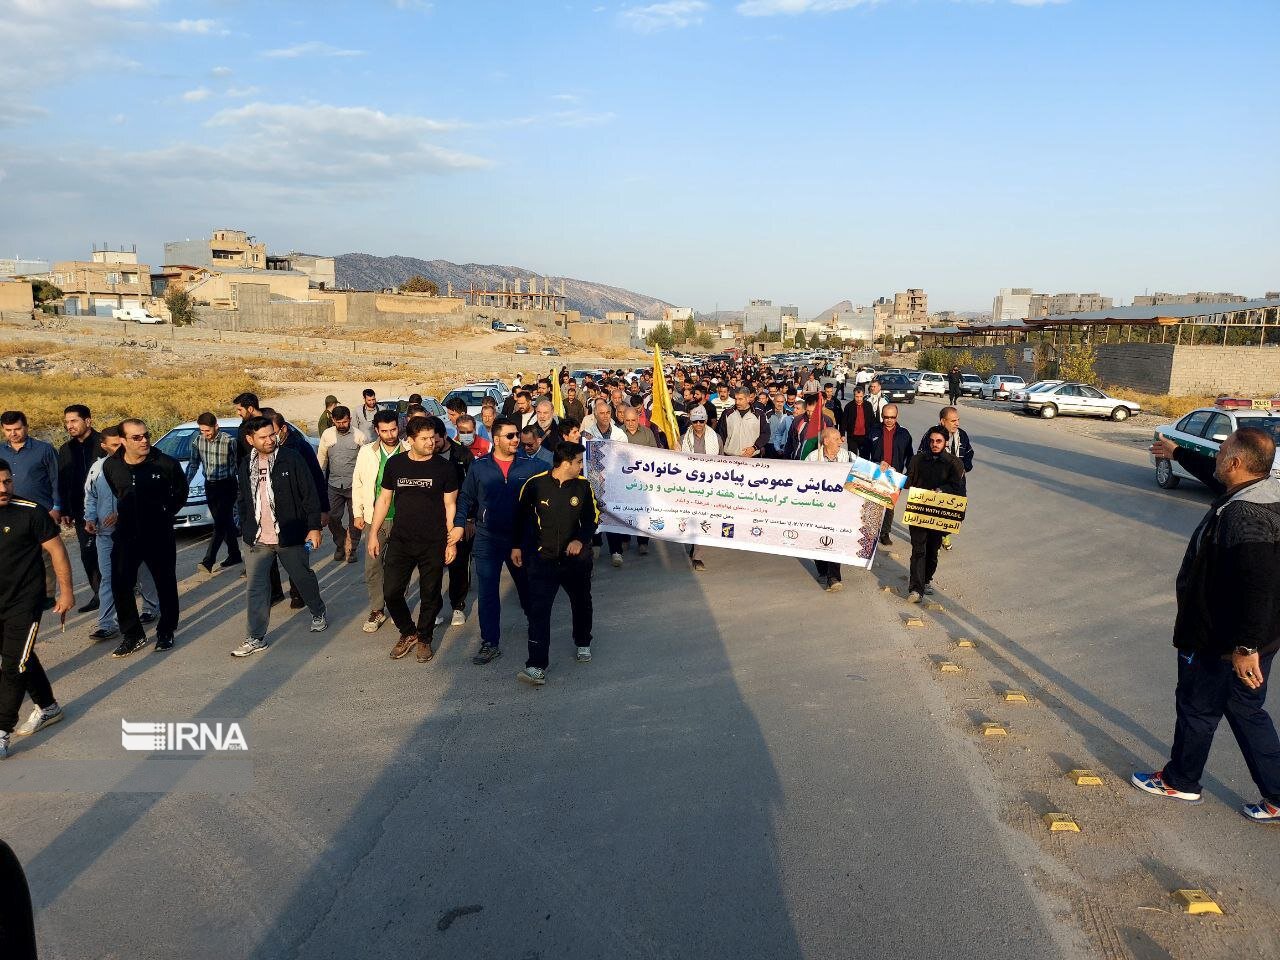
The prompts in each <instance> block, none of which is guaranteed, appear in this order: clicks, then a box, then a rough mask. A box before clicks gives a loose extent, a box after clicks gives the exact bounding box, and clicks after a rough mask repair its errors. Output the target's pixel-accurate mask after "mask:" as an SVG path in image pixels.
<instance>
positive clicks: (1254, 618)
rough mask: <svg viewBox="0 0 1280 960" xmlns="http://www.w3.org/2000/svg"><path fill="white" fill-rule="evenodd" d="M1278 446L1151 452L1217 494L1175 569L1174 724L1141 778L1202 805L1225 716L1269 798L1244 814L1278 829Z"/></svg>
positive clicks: (1144, 785) (1244, 442)
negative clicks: (1152, 768)
mask: <svg viewBox="0 0 1280 960" xmlns="http://www.w3.org/2000/svg"><path fill="white" fill-rule="evenodd" d="M1275 450H1276V445H1275V441H1274V440H1273V439H1272V438H1271V436H1270V435H1269V434H1268V433H1266V432H1265V431H1262V430H1258V429H1255V428H1250V427H1244V428H1241V429H1239V430H1237V431H1236V432H1235V433H1233V434H1231V435H1230V436H1229V437H1227V439H1226V440H1224V441H1223V443H1222V445H1221V447H1220V448H1219V449H1218V454H1217V457H1216V458H1210V457H1206V456H1202V455H1200V454H1197V453H1194V452H1192V451H1190V450H1187V449H1184V448H1181V447H1178V446H1176V445H1175V444H1173V443H1172V442H1170V441H1168V440H1163V439H1162V440H1158V441H1157V442H1156V443H1155V444H1153V445H1152V447H1151V452H1152V453H1153V454H1154V455H1155V456H1156V457H1157V458H1162V459H1166V460H1176V461H1177V462H1178V463H1179V464H1181V465H1182V466H1183V467H1184V468H1185V469H1186V470H1187V471H1188V472H1190V473H1191V474H1193V475H1194V476H1195V477H1196V478H1197V479H1199V480H1200V481H1201V482H1203V483H1204V484H1205V485H1206V486H1208V487H1209V489H1210V490H1212V491H1213V492H1214V494H1215V495H1216V499H1215V500H1214V501H1213V503H1212V505H1210V507H1209V511H1208V513H1206V514H1205V516H1204V519H1203V520H1201V521H1200V524H1199V525H1198V526H1197V527H1196V529H1195V531H1194V532H1193V533H1192V534H1191V542H1190V543H1188V544H1187V551H1186V554H1185V556H1184V557H1183V560H1182V567H1181V569H1180V570H1179V571H1178V579H1177V598H1178V616H1177V619H1176V621H1175V622H1174V627H1173V645H1174V646H1175V647H1177V648H1178V687H1177V693H1176V695H1175V698H1174V704H1175V707H1176V710H1177V721H1176V724H1175V726H1174V733H1173V749H1172V750H1171V751H1170V755H1169V760H1168V762H1167V763H1166V764H1165V765H1164V769H1163V770H1158V771H1156V772H1154V773H1135V774H1134V775H1133V777H1132V778H1131V779H1132V782H1133V784H1134V786H1136V787H1138V788H1139V789H1140V790H1144V791H1146V792H1147V793H1152V794H1155V795H1157V796H1163V797H1170V798H1173V799H1177V800H1184V801H1188V802H1191V803H1198V802H1199V801H1200V778H1201V776H1202V775H1203V773H1204V766H1205V763H1206V761H1207V760H1208V759H1209V748H1210V746H1212V744H1213V735H1214V732H1215V731H1216V730H1217V728H1218V724H1219V722H1220V721H1221V720H1222V718H1223V716H1224V715H1225V716H1226V718H1227V722H1228V723H1229V724H1230V725H1231V732H1232V733H1234V734H1235V737H1236V743H1237V744H1239V746H1240V752H1241V753H1242V754H1244V759H1245V764H1246V765H1247V766H1248V768H1249V774H1250V775H1251V776H1252V777H1253V782H1254V783H1255V784H1257V786H1258V789H1259V791H1260V792H1261V794H1262V797H1261V799H1260V800H1259V801H1258V802H1257V803H1246V804H1245V805H1244V808H1243V811H1242V812H1243V813H1244V815H1245V816H1247V817H1249V818H1250V819H1251V820H1255V821H1258V822H1262V823H1266V822H1271V823H1275V822H1280V738H1277V735H1276V728H1275V724H1274V723H1273V722H1272V720H1271V717H1270V716H1269V715H1268V714H1267V712H1266V710H1265V709H1264V708H1263V705H1264V703H1265V702H1266V696H1267V678H1268V676H1269V675H1270V673H1271V665H1272V662H1273V661H1274V660H1275V655H1276V651H1277V650H1280V481H1278V480H1275V479H1272V478H1271V476H1270V473H1271V466H1272V463H1273V461H1274V458H1275Z"/></svg>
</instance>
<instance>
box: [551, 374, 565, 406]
mask: <svg viewBox="0 0 1280 960" xmlns="http://www.w3.org/2000/svg"><path fill="white" fill-rule="evenodd" d="M551 412H552V413H554V414H555V415H556V416H557V417H561V418H563V417H564V394H563V393H561V392H560V377H559V376H557V375H556V370H555V367H552V368H551Z"/></svg>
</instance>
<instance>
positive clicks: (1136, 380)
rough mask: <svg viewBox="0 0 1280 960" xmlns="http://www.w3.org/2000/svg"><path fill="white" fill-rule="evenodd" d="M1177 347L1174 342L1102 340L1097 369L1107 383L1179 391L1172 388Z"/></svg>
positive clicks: (1154, 389) (1136, 387) (1152, 391)
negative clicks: (1172, 374)
mask: <svg viewBox="0 0 1280 960" xmlns="http://www.w3.org/2000/svg"><path fill="white" fill-rule="evenodd" d="M1185 349H1187V348H1186V347H1175V346H1174V345H1173V344H1171V343H1104V344H1099V345H1098V347H1097V351H1098V362H1097V364H1096V365H1095V367H1094V369H1095V370H1096V371H1097V372H1098V379H1099V380H1101V381H1102V382H1103V383H1104V384H1106V385H1108V386H1115V387H1128V388H1129V389H1130V390H1140V391H1142V392H1143V393H1156V394H1165V393H1177V392H1178V391H1176V390H1171V389H1170V377H1171V373H1172V370H1173V364H1174V351H1175V350H1185Z"/></svg>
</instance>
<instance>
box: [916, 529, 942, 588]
mask: <svg viewBox="0 0 1280 960" xmlns="http://www.w3.org/2000/svg"><path fill="white" fill-rule="evenodd" d="M908 529H909V530H910V531H911V583H910V586H909V587H908V589H910V590H914V591H915V592H916V593H924V588H925V585H926V584H927V583H928V582H929V581H930V580H932V579H933V575H934V573H935V572H936V571H937V569H938V550H939V549H941V547H942V531H940V530H930V529H928V528H927V527H908Z"/></svg>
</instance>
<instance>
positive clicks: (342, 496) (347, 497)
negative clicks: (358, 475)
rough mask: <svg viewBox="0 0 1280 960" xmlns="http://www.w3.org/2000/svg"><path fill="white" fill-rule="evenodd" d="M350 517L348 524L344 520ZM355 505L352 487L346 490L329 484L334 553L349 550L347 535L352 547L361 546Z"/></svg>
mask: <svg viewBox="0 0 1280 960" xmlns="http://www.w3.org/2000/svg"><path fill="white" fill-rule="evenodd" d="M347 518H350V523H349V525H348V526H345V527H344V526H343V520H344V519H347ZM354 521H355V507H354V505H353V504H352V503H351V488H350V487H347V488H346V489H345V490H343V489H339V488H338V487H335V486H333V485H332V484H331V485H330V486H329V536H331V537H333V552H334V554H335V555H336V554H339V553H346V552H347V537H350V538H351V544H350V548H351V549H352V550H355V549H356V548H357V547H359V546H360V531H359V530H358V529H356V525H355V522H354Z"/></svg>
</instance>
